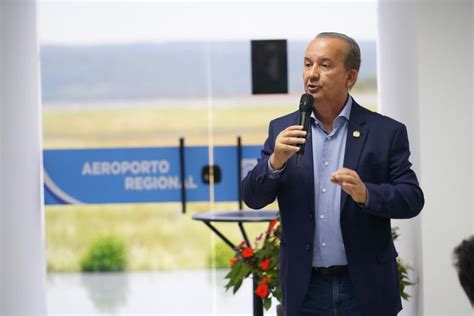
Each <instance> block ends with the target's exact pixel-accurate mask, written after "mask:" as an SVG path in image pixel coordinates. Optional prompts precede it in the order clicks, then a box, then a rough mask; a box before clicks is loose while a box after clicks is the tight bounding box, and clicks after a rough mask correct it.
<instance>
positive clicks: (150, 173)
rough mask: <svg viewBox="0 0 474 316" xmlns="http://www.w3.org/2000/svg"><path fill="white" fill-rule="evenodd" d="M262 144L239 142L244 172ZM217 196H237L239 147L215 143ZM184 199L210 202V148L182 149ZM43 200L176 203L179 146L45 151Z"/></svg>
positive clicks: (231, 198) (225, 198) (228, 198)
mask: <svg viewBox="0 0 474 316" xmlns="http://www.w3.org/2000/svg"><path fill="white" fill-rule="evenodd" d="M260 149H261V147H260V146H242V160H241V162H240V163H241V167H242V175H241V178H243V177H244V176H245V175H246V174H247V173H248V171H249V170H250V169H251V168H253V166H254V165H255V164H256V163H257V158H258V157H259V155H260ZM213 152H214V155H213V156H214V178H215V181H216V182H215V184H214V194H215V195H214V196H215V201H217V202H224V201H229V202H230V201H237V200H238V188H237V185H238V183H239V182H238V181H237V177H238V175H237V173H238V166H237V147H236V146H216V147H214V148H213ZM184 157H185V158H184V162H185V167H184V169H185V187H186V197H187V202H198V201H199V202H201V201H209V198H210V192H209V190H210V185H209V183H208V181H209V148H208V147H206V146H194V147H185V148H184ZM44 181H45V204H47V205H52V204H53V205H54V204H89V203H90V204H99V203H150V202H180V201H181V178H180V161H179V147H158V148H111V149H74V150H45V151H44Z"/></svg>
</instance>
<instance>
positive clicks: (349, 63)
mask: <svg viewBox="0 0 474 316" xmlns="http://www.w3.org/2000/svg"><path fill="white" fill-rule="evenodd" d="M316 38H338V39H340V40H343V41H344V42H346V43H347V49H346V56H345V58H344V67H345V68H346V70H351V69H355V70H357V71H359V68H360V48H359V45H358V44H357V42H356V41H355V40H354V39H353V38H351V37H349V36H347V35H345V34H342V33H336V32H322V33H319V34H318V35H316V37H315V39H316Z"/></svg>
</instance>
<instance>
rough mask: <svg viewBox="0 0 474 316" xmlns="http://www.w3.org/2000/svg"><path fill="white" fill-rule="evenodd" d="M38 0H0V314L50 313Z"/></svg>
mask: <svg viewBox="0 0 474 316" xmlns="http://www.w3.org/2000/svg"><path fill="white" fill-rule="evenodd" d="M40 104H41V102H40V84H39V50H38V41H37V32H36V2H35V0H19V1H13V0H12V1H9V0H6V1H0V315H42V314H45V313H46V286H45V284H46V282H45V279H46V268H45V256H44V248H45V243H44V209H43V179H42V165H43V162H42V141H41V139H42V133H41V107H40Z"/></svg>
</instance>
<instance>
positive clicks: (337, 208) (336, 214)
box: [268, 96, 352, 267]
mask: <svg viewBox="0 0 474 316" xmlns="http://www.w3.org/2000/svg"><path fill="white" fill-rule="evenodd" d="M351 109H352V97H351V96H349V97H348V98H347V102H346V104H345V105H344V108H343V109H342V111H341V113H339V115H338V116H337V117H336V119H335V120H334V122H333V130H332V131H331V132H327V131H325V130H324V126H323V124H322V123H321V122H320V121H319V120H318V119H317V118H316V117H315V115H314V112H313V113H311V118H312V119H311V133H312V138H311V139H312V142H313V166H314V190H315V192H314V194H315V199H314V201H315V206H314V209H315V212H316V214H315V219H316V227H315V232H314V247H313V249H314V250H313V266H315V267H330V266H334V265H346V264H347V258H346V251H345V248H344V241H343V239H342V231H341V223H340V216H341V187H340V186H339V185H337V184H335V183H332V182H331V181H330V178H331V174H332V173H333V172H335V171H336V170H338V169H340V168H342V166H343V164H344V154H345V151H346V138H347V128H348V125H349V117H350V113H351ZM285 168H286V164H285V166H284V167H283V168H282V169H279V170H274V169H273V168H272V166H271V165H270V160H268V170H269V176H270V177H271V178H277V177H279V176H280V173H281V172H282V171H283V170H284V169H285Z"/></svg>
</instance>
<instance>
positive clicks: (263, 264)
mask: <svg viewBox="0 0 474 316" xmlns="http://www.w3.org/2000/svg"><path fill="white" fill-rule="evenodd" d="M269 266H270V258H267V259H265V260H263V261H262V262H261V263H260V269H262V270H263V271H265V270H267V269H268V267H269Z"/></svg>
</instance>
